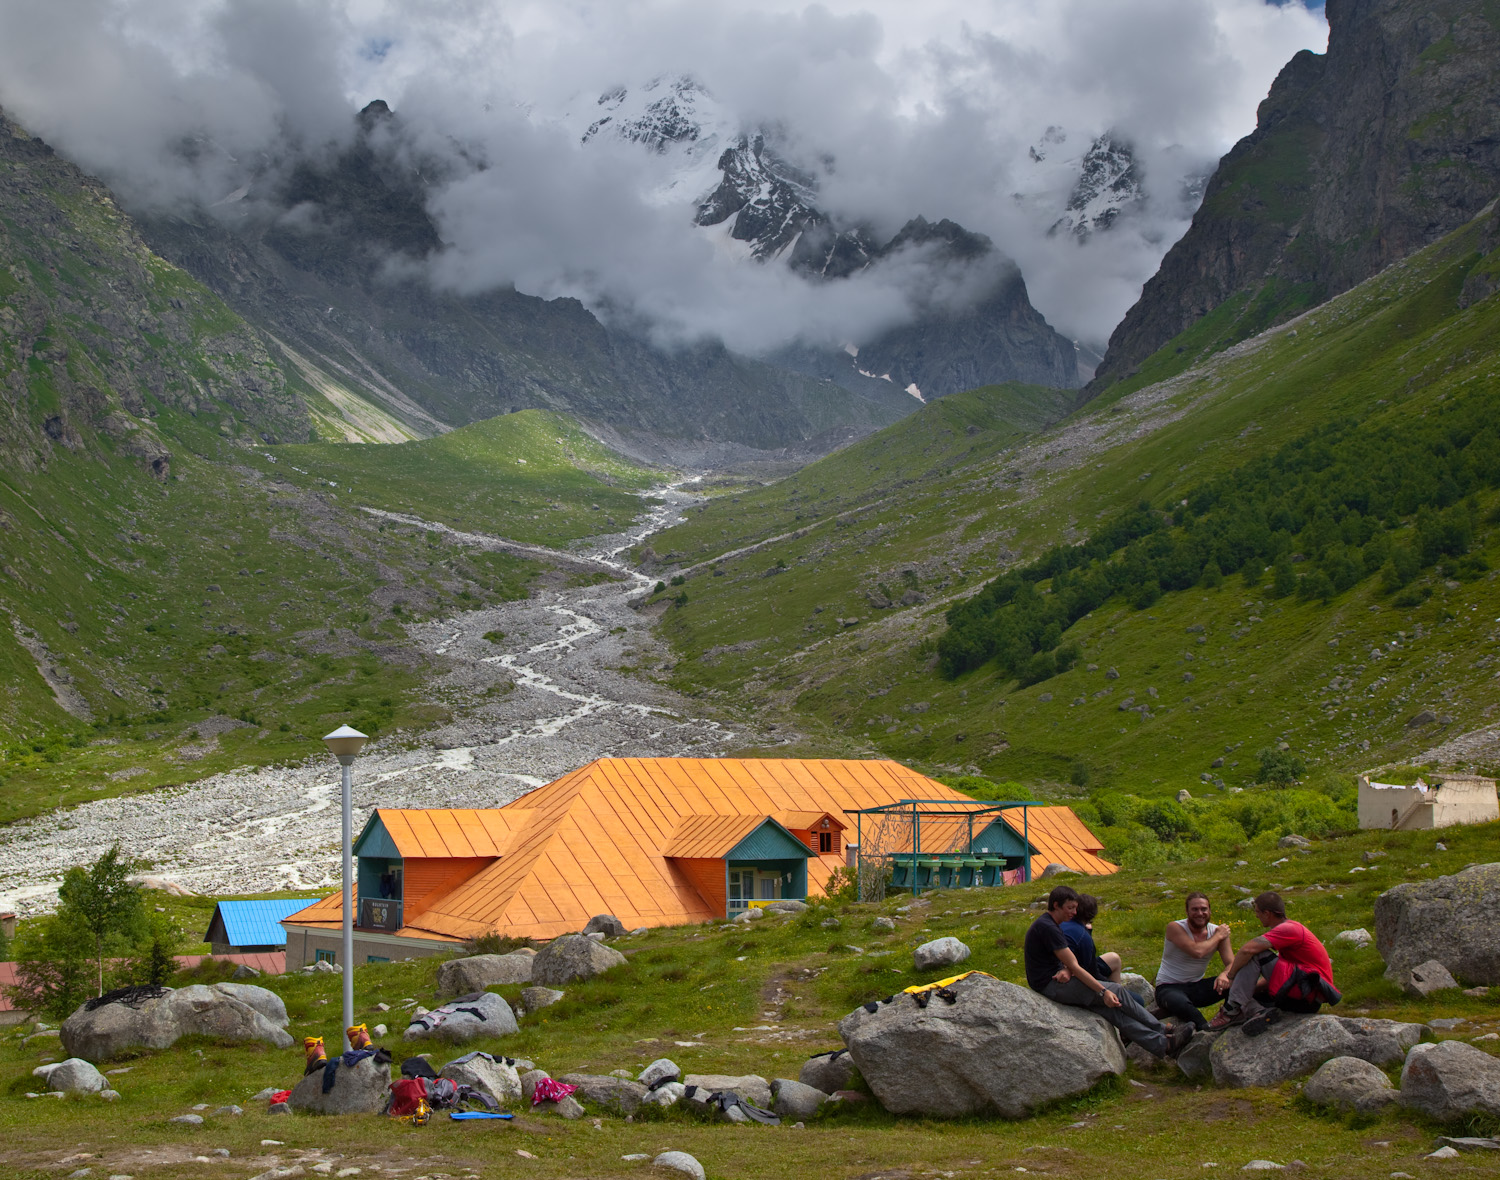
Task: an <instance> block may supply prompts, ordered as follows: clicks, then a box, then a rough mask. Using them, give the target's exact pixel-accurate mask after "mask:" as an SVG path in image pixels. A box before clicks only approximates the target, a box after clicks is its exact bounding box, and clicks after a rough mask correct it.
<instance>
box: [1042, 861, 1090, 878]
mask: <svg viewBox="0 0 1500 1180" xmlns="http://www.w3.org/2000/svg"><path fill="white" fill-rule="evenodd" d="M1064 876H1073V877H1078V876H1082V874H1081V873H1079V871H1078V870H1077V869H1070V868H1068V866H1067V865H1065V864H1059V863H1058V862H1057V861H1055V860H1054V861H1053V862H1052V863H1051V864H1049V865H1048V866H1047V867H1046V868H1045V869H1043V870H1042V875H1041V878H1040V879H1041V880H1043V881H1045V880H1047V879H1048V878H1049V877H1064Z"/></svg>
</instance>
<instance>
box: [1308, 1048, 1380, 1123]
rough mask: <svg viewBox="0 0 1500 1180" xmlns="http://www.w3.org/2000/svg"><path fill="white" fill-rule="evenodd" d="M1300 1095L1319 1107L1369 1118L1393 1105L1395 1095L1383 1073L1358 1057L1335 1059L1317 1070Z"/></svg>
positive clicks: (1326, 1062)
mask: <svg viewBox="0 0 1500 1180" xmlns="http://www.w3.org/2000/svg"><path fill="white" fill-rule="evenodd" d="M1302 1095H1303V1097H1304V1098H1306V1099H1307V1100H1308V1101H1309V1102H1315V1103H1317V1104H1318V1105H1319V1106H1332V1107H1336V1108H1338V1109H1339V1110H1341V1111H1343V1112H1345V1113H1346V1114H1347V1113H1349V1112H1351V1111H1357V1112H1359V1113H1360V1114H1372V1113H1374V1112H1375V1111H1377V1110H1379V1109H1380V1108H1381V1107H1383V1106H1386V1105H1388V1104H1390V1103H1392V1102H1394V1101H1396V1099H1397V1097H1398V1094H1397V1092H1396V1088H1395V1087H1394V1086H1392V1085H1391V1079H1390V1078H1388V1077H1386V1076H1385V1071H1384V1070H1381V1069H1378V1068H1376V1067H1375V1066H1373V1065H1371V1064H1370V1063H1369V1062H1368V1061H1361V1060H1360V1059H1359V1058H1358V1057H1335V1058H1333V1059H1332V1060H1331V1061H1325V1062H1323V1064H1322V1065H1320V1066H1318V1070H1317V1072H1316V1073H1314V1074H1313V1076H1312V1077H1310V1078H1308V1079H1307V1085H1305V1086H1303V1087H1302Z"/></svg>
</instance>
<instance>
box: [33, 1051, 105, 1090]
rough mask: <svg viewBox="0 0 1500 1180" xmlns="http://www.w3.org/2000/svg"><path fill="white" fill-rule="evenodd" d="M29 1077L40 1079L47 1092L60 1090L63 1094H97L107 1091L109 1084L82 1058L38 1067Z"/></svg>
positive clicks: (73, 1058) (70, 1058)
mask: <svg viewBox="0 0 1500 1180" xmlns="http://www.w3.org/2000/svg"><path fill="white" fill-rule="evenodd" d="M31 1076H32V1077H35V1078H41V1079H42V1084H43V1085H44V1086H46V1088H47V1089H48V1090H53V1091H57V1090H60V1091H62V1092H63V1093H65V1094H73V1093H78V1094H97V1093H99V1091H101V1090H107V1089H109V1082H108V1081H107V1080H106V1079H105V1077H104V1075H103V1074H102V1073H100V1072H99V1071H98V1070H97V1069H95V1068H94V1066H93V1064H92V1063H91V1062H88V1061H85V1060H84V1059H83V1058H82V1057H69V1058H68V1059H67V1060H66V1061H54V1062H52V1063H51V1064H49V1065H39V1066H37V1067H36V1068H35V1069H34V1070H32V1071H31Z"/></svg>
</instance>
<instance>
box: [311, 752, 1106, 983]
mask: <svg viewBox="0 0 1500 1180" xmlns="http://www.w3.org/2000/svg"><path fill="white" fill-rule="evenodd" d="M903 800H924V801H940V805H941V806H947V807H952V808H954V809H955V810H963V809H964V808H966V807H967V808H973V807H974V806H976V805H975V802H974V800H972V799H971V798H970V797H969V796H967V795H964V794H962V793H960V792H958V791H955V790H952V789H951V788H949V787H945V786H944V785H943V784H941V783H939V782H937V781H936V780H934V779H930V778H928V777H927V776H926V775H923V774H919V773H917V772H916V771H914V770H911V769H910V768H908V767H905V766H902V765H901V764H900V763H898V762H891V761H885V760H879V761H845V760H834V759H826V760H800V759H770V758H767V759H737V758H601V759H598V760H597V761H594V762H590V763H589V764H588V765H587V766H583V767H580V768H579V769H578V770H575V771H573V772H572V773H571V774H567V775H564V776H563V777H562V778H560V779H558V780H556V781H555V782H552V783H548V784H547V785H546V786H543V787H538V788H537V789H536V790H534V791H531V792H529V793H528V794H526V795H523V796H522V797H521V798H519V799H517V800H515V801H514V802H512V803H509V804H507V805H506V806H504V807H499V808H493V809H487V810H456V809H452V810H450V809H431V810H398V809H391V808H377V809H376V810H375V811H374V812H373V813H372V814H371V816H370V818H369V820H368V822H367V823H366V824H365V826H364V829H363V830H362V831H361V832H360V834H359V837H358V839H356V841H355V843H354V856H355V860H356V864H357V866H358V867H357V870H356V881H355V885H356V891H355V892H356V897H355V948H354V953H355V960H356V962H376V961H385V960H389V959H395V958H406V957H408V956H419V955H427V954H440V953H448V952H452V951H453V950H455V949H457V947H458V945H459V944H461V943H463V942H465V941H468V940H470V939H473V938H478V937H481V936H483V935H486V934H490V933H499V934H501V935H506V936H511V937H519V938H539V939H545V938H553V937H555V936H557V935H559V934H566V933H570V932H574V931H577V930H580V929H582V928H583V926H584V925H585V924H586V923H587V922H588V920H589V918H590V917H592V916H593V915H595V914H601V913H609V914H613V915H615V916H616V917H617V918H619V919H620V921H622V922H623V923H624V924H625V925H626V927H627V928H635V927H640V926H671V925H680V924H682V923H688V922H703V921H708V920H710V919H715V918H717V919H723V918H726V917H732V916H733V915H734V914H735V913H737V912H739V911H740V910H743V909H745V908H747V907H749V906H751V905H756V904H764V903H766V902H768V901H772V900H779V899H799V900H800V899H804V898H806V897H808V896H821V895H822V894H823V892H824V888H825V886H826V885H827V883H828V880H829V878H830V877H831V876H832V874H833V873H834V871H835V870H837V869H839V868H841V867H843V866H844V865H845V864H846V863H848V862H850V861H852V859H853V850H852V845H853V844H854V843H856V842H857V838H858V834H859V832H860V830H861V829H863V830H865V831H869V830H870V827H869V825H870V817H869V815H868V814H867V813H868V812H869V810H870V809H872V808H881V807H888V806H890V805H892V804H897V803H900V802H901V801H903ZM1026 812H1027V814H1028V816H1029V817H1030V818H1029V819H1022V818H1021V817H1018V816H1012V815H1011V813H1010V812H1005V811H1001V812H995V813H986V814H985V817H984V820H983V823H981V824H978V825H977V827H976V825H974V824H969V825H967V826H965V825H964V824H963V823H961V822H960V821H959V820H958V819H957V818H954V819H953V820H952V821H951V828H952V831H951V832H949V833H947V834H946V835H943V838H942V840H940V841H939V843H943V844H945V845H946V846H945V847H943V848H941V849H938V851H943V852H947V851H950V850H952V849H954V848H958V847H959V844H961V843H962V844H966V846H965V848H964V849H962V850H963V851H970V849H968V848H967V844H973V845H975V846H976V850H977V847H978V846H981V845H984V846H986V847H987V845H985V844H984V841H986V840H988V841H992V842H993V843H994V844H995V849H996V854H997V856H998V855H1001V849H1000V843H1001V840H1002V837H1003V836H1004V833H1009V836H1008V838H1006V839H1007V843H1006V845H1005V853H1006V854H1007V855H1008V856H1009V857H1010V859H1009V860H1008V861H1007V865H1008V866H1009V865H1026V866H1028V867H1029V868H1030V869H1031V870H1032V871H1033V872H1034V873H1035V874H1037V875H1039V874H1040V872H1041V870H1042V869H1043V868H1045V867H1046V865H1047V864H1048V863H1050V862H1052V861H1058V862H1061V863H1064V864H1067V865H1068V867H1070V868H1073V869H1077V870H1078V871H1080V872H1085V873H1112V872H1114V871H1115V868H1116V866H1114V865H1112V864H1109V862H1107V861H1104V860H1102V859H1100V857H1099V855H1098V854H1099V852H1100V851H1101V848H1100V844H1099V841H1098V840H1097V839H1096V838H1095V837H1094V835H1093V834H1092V833H1091V832H1089V831H1088V829H1087V828H1086V827H1084V825H1083V824H1082V823H1081V822H1080V821H1079V820H1078V818H1077V816H1075V815H1074V814H1073V812H1072V811H1071V810H1070V809H1069V808H1067V807H1042V806H1040V805H1038V806H1035V807H1027V808H1026ZM997 817H998V818H997ZM944 818H945V819H946V817H944ZM970 827H976V830H977V831H978V832H979V833H980V834H981V835H982V836H983V840H981V839H978V838H973V839H971V838H970V837H969V828H970ZM960 831H962V835H960ZM933 835H934V837H937V836H939V835H942V833H940V832H938V831H934V832H933ZM949 837H951V839H950V838H949ZM936 848H937V845H936V844H934V843H930V842H929V841H928V839H927V838H926V837H924V838H923V840H922V842H921V845H920V849H921V851H922V852H923V853H926V852H929V851H932V850H934V849H936ZM986 855H988V854H986ZM342 921H343V912H342V903H341V899H340V897H339V896H338V895H334V896H332V897H328V898H324V899H323V900H321V901H318V902H315V903H314V904H312V905H310V906H308V907H307V908H305V909H303V910H300V911H299V912H297V913H295V914H291V915H289V916H288V917H286V918H285V919H283V921H282V925H283V926H284V927H285V928H286V931H287V962H288V965H289V966H295V965H296V964H298V963H304V964H305V963H310V962H313V961H315V960H317V959H325V960H328V961H330V962H334V961H336V960H337V955H338V953H339V940H340V930H341V927H342Z"/></svg>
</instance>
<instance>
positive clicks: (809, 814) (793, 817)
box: [776, 811, 845, 832]
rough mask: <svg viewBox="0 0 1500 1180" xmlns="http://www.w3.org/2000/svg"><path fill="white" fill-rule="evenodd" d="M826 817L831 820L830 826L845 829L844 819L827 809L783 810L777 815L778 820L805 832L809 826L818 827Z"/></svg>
mask: <svg viewBox="0 0 1500 1180" xmlns="http://www.w3.org/2000/svg"><path fill="white" fill-rule="evenodd" d="M825 819H827V820H828V821H829V824H828V826H829V827H830V828H835V827H836V828H839V829H843V828H844V827H845V825H844V823H843V821H842V820H839V819H837V818H835V817H834V816H832V815H829V814H828V812H826V811H783V812H782V813H781V814H780V815H778V816H777V817H776V822H777V823H779V824H780V825H781V826H782V827H784V828H789V829H790V830H792V831H794V832H805V831H807V830H808V829H809V828H814V827H817V825H818V824H820V823H822V822H823V821H824V820H825Z"/></svg>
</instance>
